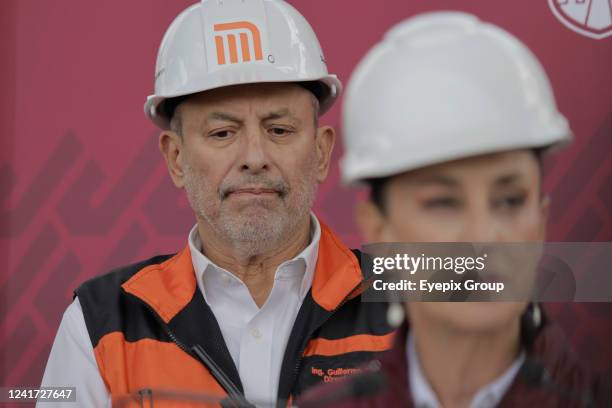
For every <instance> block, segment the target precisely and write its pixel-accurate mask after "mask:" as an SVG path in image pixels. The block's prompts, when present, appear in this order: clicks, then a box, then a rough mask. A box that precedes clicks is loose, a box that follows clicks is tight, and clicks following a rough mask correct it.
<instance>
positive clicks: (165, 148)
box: [159, 130, 185, 188]
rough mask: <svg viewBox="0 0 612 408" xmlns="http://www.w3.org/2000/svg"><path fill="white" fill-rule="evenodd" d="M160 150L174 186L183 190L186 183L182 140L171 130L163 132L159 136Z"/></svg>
mask: <svg viewBox="0 0 612 408" xmlns="http://www.w3.org/2000/svg"><path fill="white" fill-rule="evenodd" d="M159 150H160V151H161V153H162V155H163V156H164V159H165V160H166V165H167V166H168V172H169V173H170V177H171V178H172V181H173V182H174V185H175V186H177V187H178V188H183V186H184V185H185V181H184V172H183V165H184V163H183V140H182V138H181V137H180V136H179V135H178V134H177V133H176V132H173V131H171V130H166V131H163V132H162V133H161V134H160V135H159Z"/></svg>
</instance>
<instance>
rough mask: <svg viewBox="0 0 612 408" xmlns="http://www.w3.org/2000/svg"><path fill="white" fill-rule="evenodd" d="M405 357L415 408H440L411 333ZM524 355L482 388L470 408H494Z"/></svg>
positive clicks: (512, 378) (516, 371) (517, 369)
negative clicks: (422, 367) (422, 366)
mask: <svg viewBox="0 0 612 408" xmlns="http://www.w3.org/2000/svg"><path fill="white" fill-rule="evenodd" d="M406 351H407V352H406V356H407V358H408V386H409V387H410V393H411V395H412V401H413V402H414V406H415V407H416V408H441V407H442V405H441V404H440V403H439V402H438V399H437V398H436V394H435V393H434V391H433V390H432V389H431V386H430V385H429V382H428V381H427V378H425V375H424V374H423V371H422V369H421V364H420V362H419V356H418V354H417V352H416V348H415V346H414V337H413V336H412V333H410V334H409V335H408V339H407V344H406ZM524 360H525V353H524V352H522V353H521V354H520V355H519V357H518V358H517V359H516V360H514V362H513V363H512V365H511V366H510V367H509V368H508V369H507V370H506V371H504V372H503V373H502V375H500V376H499V377H498V378H496V379H495V380H494V381H493V382H490V383H489V384H487V385H485V386H484V387H482V388H481V389H480V390H478V392H477V393H476V394H474V397H473V398H472V401H471V403H470V408H494V407H496V406H497V405H498V404H499V403H500V402H501V400H502V398H503V397H504V394H505V393H506V391H508V389H509V388H510V386H511V385H512V382H513V381H514V378H515V377H516V375H517V373H518V371H519V369H520V368H521V365H522V364H523V361H524Z"/></svg>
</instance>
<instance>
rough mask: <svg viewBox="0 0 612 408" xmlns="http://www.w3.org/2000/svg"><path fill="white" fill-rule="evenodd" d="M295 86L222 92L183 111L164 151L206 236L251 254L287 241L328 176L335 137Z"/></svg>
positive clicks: (200, 97)
mask: <svg viewBox="0 0 612 408" xmlns="http://www.w3.org/2000/svg"><path fill="white" fill-rule="evenodd" d="M312 98H313V96H312V95H311V94H310V93H309V92H308V91H307V90H305V89H303V88H302V87H300V86H298V85H294V84H252V85H241V86H234V87H226V88H220V89H218V90H212V91H207V92H203V93H200V94H197V95H195V96H192V97H190V98H188V99H187V100H186V101H185V102H183V103H182V104H181V105H180V106H179V107H178V111H177V114H179V115H180V118H181V130H180V132H181V136H179V135H177V134H176V133H175V132H164V133H163V134H162V136H161V138H160V147H161V149H162V152H164V155H165V157H166V159H167V161H168V165H169V168H170V174H171V176H172V178H173V180H174V183H175V184H176V185H177V186H178V187H184V188H185V190H186V192H187V196H188V198H189V202H190V204H191V206H192V208H193V209H194V212H195V213H196V217H197V218H198V220H199V221H200V223H201V224H203V225H204V226H205V229H206V231H207V232H208V233H212V234H215V237H216V238H218V239H220V240H221V241H222V242H223V241H224V242H226V243H228V244H230V245H235V244H240V245H242V247H243V248H246V249H247V250H249V251H252V252H253V253H254V254H256V253H259V252H260V251H265V250H266V249H269V248H273V247H274V245H277V244H278V243H279V242H282V240H285V239H288V237H290V236H291V233H292V232H293V231H294V230H295V228H296V227H297V225H298V224H299V223H300V222H302V223H303V222H304V220H305V219H307V218H308V216H309V211H310V208H311V206H312V203H313V200H314V197H315V193H316V189H317V186H318V183H320V182H321V181H323V180H324V179H325V177H326V175H327V171H328V167H329V160H330V156H331V150H332V147H333V142H334V132H333V130H332V129H331V128H329V127H322V128H317V125H316V116H315V111H314V109H315V106H314V104H313V99H312Z"/></svg>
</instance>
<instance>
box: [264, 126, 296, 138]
mask: <svg viewBox="0 0 612 408" xmlns="http://www.w3.org/2000/svg"><path fill="white" fill-rule="evenodd" d="M268 132H270V133H271V134H272V135H273V136H287V135H289V134H290V133H292V132H291V130H289V129H286V128H282V127H271V128H269V129H268Z"/></svg>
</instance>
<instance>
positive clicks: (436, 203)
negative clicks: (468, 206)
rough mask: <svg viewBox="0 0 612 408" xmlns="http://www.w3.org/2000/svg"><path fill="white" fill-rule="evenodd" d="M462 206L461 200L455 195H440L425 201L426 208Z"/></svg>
mask: <svg viewBox="0 0 612 408" xmlns="http://www.w3.org/2000/svg"><path fill="white" fill-rule="evenodd" d="M460 206H461V202H460V201H459V200H458V199H456V198H454V197H438V198H432V199H429V200H426V201H425V208H429V209H455V208H459V207H460Z"/></svg>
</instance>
